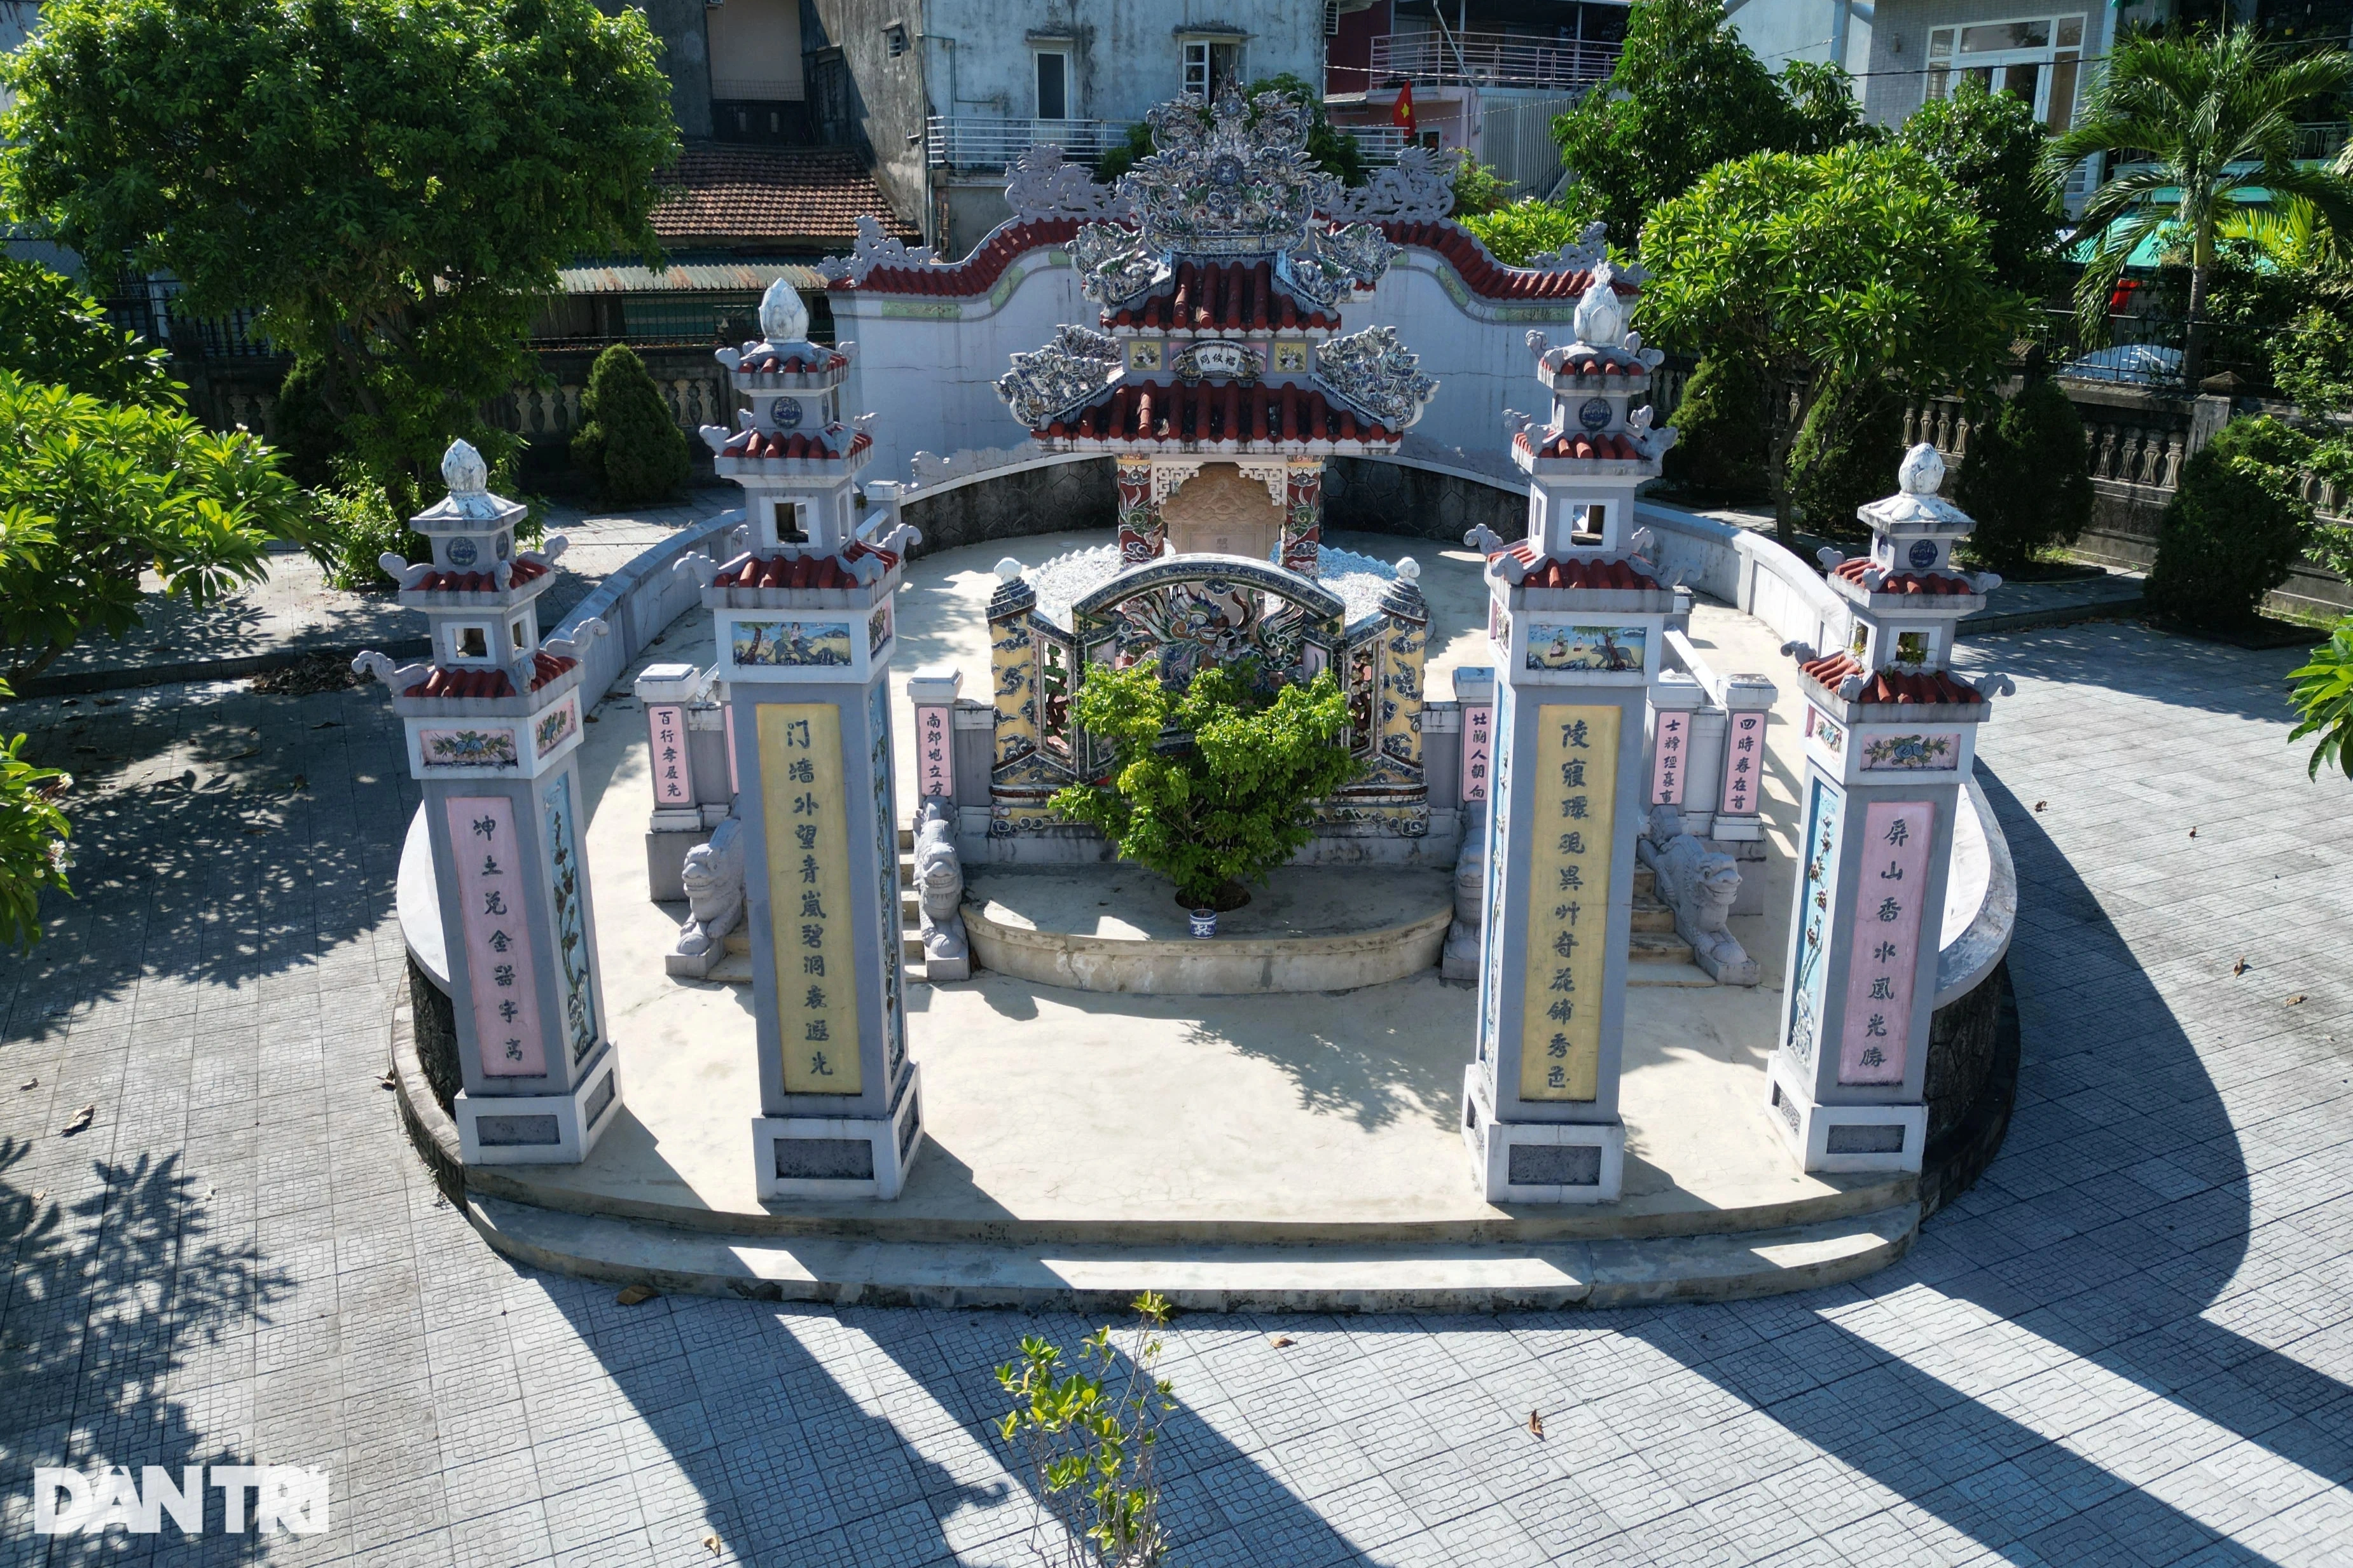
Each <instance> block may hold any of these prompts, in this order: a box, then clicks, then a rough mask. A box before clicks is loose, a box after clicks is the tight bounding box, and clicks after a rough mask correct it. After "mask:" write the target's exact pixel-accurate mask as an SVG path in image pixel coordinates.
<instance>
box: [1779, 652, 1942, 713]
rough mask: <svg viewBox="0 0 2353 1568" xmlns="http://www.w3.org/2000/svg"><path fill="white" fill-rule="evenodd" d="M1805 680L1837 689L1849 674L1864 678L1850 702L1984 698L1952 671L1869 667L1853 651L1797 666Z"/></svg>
mask: <svg viewBox="0 0 2353 1568" xmlns="http://www.w3.org/2000/svg"><path fill="white" fill-rule="evenodd" d="M1798 668H1800V669H1802V670H1804V671H1805V672H1806V679H1809V680H1812V681H1814V682H1816V683H1818V684H1819V685H1820V686H1821V687H1822V688H1823V689H1826V690H1830V691H1836V690H1837V689H1839V683H1840V682H1841V681H1843V680H1845V679H1846V678H1847V677H1848V676H1851V675H1859V676H1861V677H1862V678H1863V683H1862V691H1860V692H1859V693H1857V694H1856V695H1855V696H1853V697H1851V698H1848V699H1847V700H1848V701H1850V702H1860V703H1864V704H1871V703H1883V702H1898V703H1901V702H1982V701H1984V700H1985V698H1984V696H1983V695H1981V694H1980V693H1979V692H1978V689H1976V688H1975V687H1971V686H1964V685H1963V684H1961V681H1960V679H1958V678H1957V677H1956V676H1955V675H1954V674H1953V673H1952V672H1951V671H1950V670H1944V669H1930V670H1924V671H1922V672H1921V673H1919V674H1917V675H1905V674H1904V673H1903V672H1902V671H1900V670H1891V669H1881V670H1869V669H1865V668H1862V665H1860V664H1857V663H1856V662H1855V660H1854V657H1853V656H1852V654H1844V653H1833V654H1828V655H1825V656H1824V657H1822V658H1818V659H1814V660H1812V661H1811V662H1810V663H1807V664H1802V665H1799V667H1798Z"/></svg>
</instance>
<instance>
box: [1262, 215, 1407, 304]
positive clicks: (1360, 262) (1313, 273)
mask: <svg viewBox="0 0 2353 1568" xmlns="http://www.w3.org/2000/svg"><path fill="white" fill-rule="evenodd" d="M1397 253H1398V247H1396V246H1394V245H1391V244H1390V243H1389V241H1388V236H1387V235H1385V234H1383V233H1382V232H1381V231H1380V230H1379V229H1378V228H1376V227H1375V226H1373V225H1371V224H1368V223H1352V224H1347V225H1345V226H1342V227H1339V228H1323V227H1316V228H1311V229H1309V230H1308V231H1307V237H1306V239H1305V240H1303V242H1302V243H1301V245H1300V247H1299V248H1298V249H1296V250H1294V251H1293V252H1292V253H1291V254H1290V255H1288V256H1285V257H1283V258H1282V260H1281V261H1280V262H1278V263H1277V264H1276V265H1277V267H1278V268H1279V269H1280V271H1281V272H1282V279H1283V281H1284V282H1286V283H1288V284H1290V285H1291V287H1292V288H1293V289H1295V290H1297V291H1298V292H1299V294H1300V295H1301V296H1302V297H1303V298H1305V299H1308V300H1314V302H1315V303H1316V304H1318V305H1329V304H1331V303H1333V302H1334V301H1335V300H1338V299H1339V298H1340V296H1341V295H1342V294H1344V293H1348V292H1351V291H1354V290H1357V289H1371V288H1372V286H1373V285H1374V284H1376V283H1377V282H1379V281H1380V280H1381V274H1382V273H1384V272H1386V271H1388V269H1389V258H1391V257H1393V256H1395V255H1396V254H1397Z"/></svg>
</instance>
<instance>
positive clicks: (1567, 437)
mask: <svg viewBox="0 0 2353 1568" xmlns="http://www.w3.org/2000/svg"><path fill="white" fill-rule="evenodd" d="M1536 434H1537V435H1539V436H1541V435H1543V434H1544V432H1543V431H1541V430H1539V431H1537V432H1536ZM1512 445H1514V447H1518V448H1520V450H1522V451H1524V452H1525V453H1527V454H1528V456H1530V457H1532V458H1574V459H1576V460H1577V461H1580V462H1611V463H1631V462H1639V461H1641V458H1642V456H1643V453H1642V449H1641V447H1637V446H1636V445H1634V442H1633V438H1632V437H1629V436H1623V435H1616V436H1613V435H1609V434H1606V433H1605V434H1603V435H1599V436H1589V435H1588V434H1586V433H1585V432H1584V431H1582V430H1570V431H1564V432H1562V433H1561V434H1559V435H1557V436H1555V437H1553V438H1552V439H1551V440H1549V441H1546V443H1545V444H1544V445H1543V446H1541V447H1539V446H1537V445H1536V444H1535V442H1533V441H1531V440H1530V439H1529V438H1528V433H1527V432H1526V431H1525V430H1523V431H1521V432H1520V433H1519V434H1518V435H1516V436H1514V437H1512Z"/></svg>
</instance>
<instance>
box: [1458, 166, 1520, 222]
mask: <svg viewBox="0 0 2353 1568" xmlns="http://www.w3.org/2000/svg"><path fill="white" fill-rule="evenodd" d="M1448 183H1449V184H1451V186H1452V187H1453V190H1454V218H1455V221H1456V222H1458V223H1459V222H1461V220H1462V219H1464V218H1466V217H1472V216H1477V215H1479V214H1481V213H1491V212H1493V211H1494V210H1495V209H1496V208H1497V207H1500V206H1503V205H1504V204H1505V203H1507V202H1508V201H1510V199H1511V196H1510V194H1509V193H1510V189H1511V187H1509V186H1508V185H1506V184H1504V176H1503V175H1501V174H1497V173H1495V171H1494V170H1493V169H1492V168H1490V167H1488V166H1487V165H1486V164H1484V163H1481V162H1479V160H1478V159H1476V158H1473V157H1472V156H1471V150H1470V149H1469V148H1468V147H1465V148H1463V149H1462V150H1461V152H1460V153H1457V154H1456V155H1455V162H1454V177H1453V179H1452V180H1451V181H1450V182H1448Z"/></svg>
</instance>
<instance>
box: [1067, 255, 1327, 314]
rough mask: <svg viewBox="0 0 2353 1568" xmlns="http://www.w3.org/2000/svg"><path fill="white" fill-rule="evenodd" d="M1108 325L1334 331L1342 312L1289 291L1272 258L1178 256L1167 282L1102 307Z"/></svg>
mask: <svg viewBox="0 0 2353 1568" xmlns="http://www.w3.org/2000/svg"><path fill="white" fill-rule="evenodd" d="M1103 325H1105V326H1107V327H1144V328H1154V327H1158V328H1164V329H1184V330H1190V331H1221V332H1250V331H1260V332H1268V331H1296V330H1298V329H1300V328H1302V327H1307V328H1316V329H1329V330H1333V331H1337V330H1338V328H1339V325H1340V318H1339V317H1337V316H1335V315H1334V314H1332V313H1331V312H1330V311H1328V310H1323V309H1321V308H1319V307H1318V306H1316V305H1315V304H1314V302H1313V301H1311V300H1301V299H1299V298H1298V297H1297V296H1295V295H1293V293H1292V292H1291V290H1290V289H1288V288H1286V287H1284V285H1283V283H1282V279H1280V278H1277V277H1276V276H1275V273H1274V263H1273V262H1272V261H1271V260H1268V259H1265V258H1260V259H1258V260H1254V261H1198V262H1197V261H1189V260H1186V261H1179V262H1177V264H1176V271H1175V272H1174V273H1173V274H1172V275H1171V276H1170V278H1169V279H1168V280H1167V281H1166V283H1163V284H1161V285H1160V286H1159V287H1157V288H1155V289H1153V290H1152V292H1150V293H1149V294H1146V295H1145V297H1144V298H1143V299H1140V300H1134V301H1131V302H1130V303H1128V304H1125V305H1123V306H1121V307H1120V308H1119V309H1118V310H1106V311H1104V312H1103Z"/></svg>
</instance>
